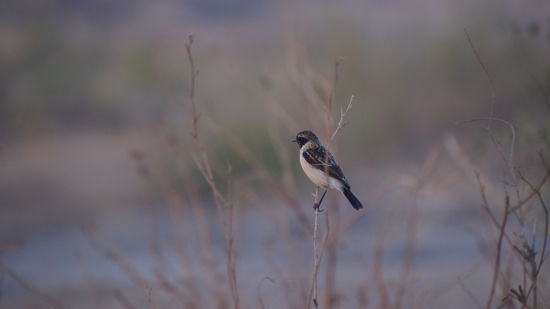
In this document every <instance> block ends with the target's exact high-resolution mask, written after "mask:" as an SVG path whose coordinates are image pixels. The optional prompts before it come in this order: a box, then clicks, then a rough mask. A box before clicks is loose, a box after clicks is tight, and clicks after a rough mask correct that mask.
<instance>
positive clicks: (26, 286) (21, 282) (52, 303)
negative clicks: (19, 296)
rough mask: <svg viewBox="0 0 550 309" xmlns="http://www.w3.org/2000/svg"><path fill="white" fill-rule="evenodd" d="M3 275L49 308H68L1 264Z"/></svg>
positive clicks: (0, 269) (0, 272) (0, 270)
mask: <svg viewBox="0 0 550 309" xmlns="http://www.w3.org/2000/svg"><path fill="white" fill-rule="evenodd" d="M2 273H3V274H6V275H7V276H9V277H11V278H12V279H13V280H15V281H16V282H17V283H18V284H19V285H20V286H21V287H23V288H24V289H25V290H27V291H29V292H30V293H31V294H33V295H36V296H38V297H39V298H40V299H41V300H42V301H43V302H44V303H46V304H48V306H49V307H51V308H57V309H65V308H66V307H65V306H64V305H63V304H61V303H60V302H58V301H57V300H55V299H53V298H52V297H51V296H50V295H48V294H46V293H44V292H42V291H40V290H38V289H37V288H36V287H34V286H33V285H32V284H30V283H29V282H27V281H26V280H25V279H23V277H21V276H20V275H19V274H18V273H17V272H16V271H15V270H13V269H11V268H10V267H8V266H5V265H4V264H2V263H0V274H2Z"/></svg>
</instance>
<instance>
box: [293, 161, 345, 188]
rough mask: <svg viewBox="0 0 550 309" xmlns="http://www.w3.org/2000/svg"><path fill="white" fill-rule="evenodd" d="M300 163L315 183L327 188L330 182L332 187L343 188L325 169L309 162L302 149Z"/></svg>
mask: <svg viewBox="0 0 550 309" xmlns="http://www.w3.org/2000/svg"><path fill="white" fill-rule="evenodd" d="M300 165H301V166H302V169H303V170H304V173H306V175H307V177H308V178H309V179H310V180H311V181H312V182H313V183H314V184H315V185H317V186H320V187H324V188H327V187H329V184H330V188H333V189H338V190H341V188H340V187H341V184H340V182H339V181H338V180H336V179H334V178H332V177H327V175H326V174H325V173H323V171H321V170H319V169H317V168H315V167H313V166H311V164H309V163H308V162H307V161H306V159H305V158H304V156H303V154H302V151H300Z"/></svg>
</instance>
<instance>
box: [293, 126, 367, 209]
mask: <svg viewBox="0 0 550 309" xmlns="http://www.w3.org/2000/svg"><path fill="white" fill-rule="evenodd" d="M292 142H295V143H297V144H298V147H300V165H302V169H303V170H304V173H306V175H307V177H308V178H309V179H310V180H311V181H312V182H313V183H314V184H315V185H316V186H318V187H322V188H324V189H325V192H324V193H323V196H322V197H321V199H320V200H319V202H318V203H316V204H315V205H314V206H313V207H314V208H315V209H318V208H319V206H320V205H321V202H322V201H323V198H324V197H325V194H326V193H327V189H328V188H332V189H336V190H338V191H340V192H342V193H343V194H344V195H345V196H346V198H347V199H348V201H349V202H350V203H351V206H353V208H355V209H356V210H359V209H361V208H363V205H362V204H361V202H360V201H359V200H358V199H357V197H355V195H353V193H351V190H350V189H351V187H350V185H349V183H348V180H347V179H346V176H344V172H342V169H341V168H340V166H338V163H336V160H334V157H333V156H332V154H330V152H329V151H328V150H326V149H325V147H323V145H322V144H321V142H320V141H319V138H317V136H316V135H315V134H314V133H313V132H311V131H307V130H306V131H302V132H300V133H298V134H297V135H296V139H294V140H292Z"/></svg>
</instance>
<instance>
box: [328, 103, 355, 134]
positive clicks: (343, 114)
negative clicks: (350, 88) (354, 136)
mask: <svg viewBox="0 0 550 309" xmlns="http://www.w3.org/2000/svg"><path fill="white" fill-rule="evenodd" d="M353 98H354V96H353V95H352V96H351V97H350V98H349V103H348V106H347V107H346V109H345V110H342V109H341V108H340V120H339V121H338V125H336V129H335V130H334V132H333V133H332V135H331V136H330V141H331V142H332V141H333V140H334V138H335V137H336V134H338V131H340V129H342V128H343V127H344V126H345V125H347V124H348V123H347V122H346V121H345V119H346V116H347V114H348V112H349V110H350V109H351V107H352V106H353Z"/></svg>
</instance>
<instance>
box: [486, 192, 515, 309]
mask: <svg viewBox="0 0 550 309" xmlns="http://www.w3.org/2000/svg"><path fill="white" fill-rule="evenodd" d="M509 215H510V199H509V197H508V195H506V206H505V209H504V216H503V218H502V223H501V224H500V230H499V235H498V241H497V252H496V257H495V262H494V264H493V279H492V281H491V290H490V292H489V298H488V299H487V305H486V306H485V308H486V309H490V308H491V304H492V302H493V298H494V296H495V289H496V285H497V281H498V274H499V272H500V259H501V255H502V240H503V239H504V234H505V231H506V223H507V222H508V216H509Z"/></svg>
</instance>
